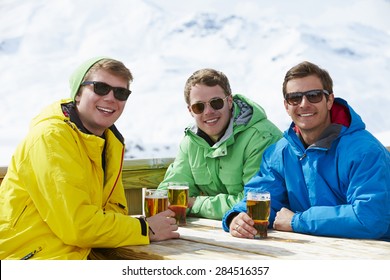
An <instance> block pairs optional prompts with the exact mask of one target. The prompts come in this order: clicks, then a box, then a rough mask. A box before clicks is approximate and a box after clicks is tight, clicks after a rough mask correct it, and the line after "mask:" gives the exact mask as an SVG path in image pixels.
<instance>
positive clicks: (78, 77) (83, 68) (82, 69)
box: [69, 56, 107, 100]
mask: <svg viewBox="0 0 390 280" xmlns="http://www.w3.org/2000/svg"><path fill="white" fill-rule="evenodd" d="M105 58H107V57H105V56H98V57H94V58H90V59H88V60H87V61H85V62H84V63H83V64H81V65H80V66H79V67H78V68H77V69H76V70H75V71H74V72H73V74H72V75H71V76H70V79H69V86H70V98H72V100H74V99H75V97H76V94H77V91H78V90H79V87H80V84H81V82H82V81H83V79H84V76H85V74H86V73H87V72H88V70H89V69H90V68H91V67H92V66H93V65H94V64H95V63H96V62H98V61H100V60H102V59H105Z"/></svg>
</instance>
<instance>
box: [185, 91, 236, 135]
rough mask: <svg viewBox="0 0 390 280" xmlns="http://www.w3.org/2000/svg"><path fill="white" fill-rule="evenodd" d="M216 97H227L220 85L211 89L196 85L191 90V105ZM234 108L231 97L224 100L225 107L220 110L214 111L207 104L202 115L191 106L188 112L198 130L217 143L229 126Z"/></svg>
mask: <svg viewBox="0 0 390 280" xmlns="http://www.w3.org/2000/svg"><path fill="white" fill-rule="evenodd" d="M216 97H219V98H225V97H226V95H225V93H224V91H223V89H222V88H221V87H220V86H219V85H216V86H211V87H209V86H206V85H203V84H196V85H195V86H192V88H191V91H190V95H189V101H190V102H189V103H190V104H191V105H192V104H194V103H197V102H209V101H210V99H212V98H216ZM232 106H233V99H232V97H231V95H229V97H228V98H226V99H225V100H224V106H223V108H222V109H220V110H215V109H213V108H212V107H211V106H210V104H205V109H204V111H203V112H202V113H200V114H195V113H194V112H193V111H192V110H191V106H188V110H189V111H190V113H191V115H192V116H193V117H194V119H195V122H196V125H197V126H198V128H199V129H201V130H202V131H203V132H205V133H206V134H207V135H208V136H209V137H210V138H211V139H213V140H214V141H215V142H216V141H217V140H218V139H219V138H220V137H221V136H222V135H223V133H224V132H225V130H226V127H227V126H228V124H229V121H230V117H231V114H232V113H231V109H232Z"/></svg>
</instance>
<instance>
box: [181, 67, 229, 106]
mask: <svg viewBox="0 0 390 280" xmlns="http://www.w3.org/2000/svg"><path fill="white" fill-rule="evenodd" d="M197 84H201V85H206V86H209V87H212V86H216V85H219V86H220V87H221V88H222V89H223V91H224V92H225V95H231V94H232V90H231V89H230V84H229V80H228V78H227V77H226V75H225V74H224V73H222V72H220V71H217V70H214V69H211V68H205V69H200V70H198V71H196V72H194V73H193V74H192V75H191V76H190V77H189V78H188V79H187V82H186V84H185V87H184V100H185V101H186V103H187V104H188V105H190V91H191V88H192V87H193V86H195V85H197Z"/></svg>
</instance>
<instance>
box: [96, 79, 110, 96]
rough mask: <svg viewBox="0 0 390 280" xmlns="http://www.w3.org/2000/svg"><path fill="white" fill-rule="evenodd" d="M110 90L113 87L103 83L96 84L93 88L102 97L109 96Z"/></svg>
mask: <svg viewBox="0 0 390 280" xmlns="http://www.w3.org/2000/svg"><path fill="white" fill-rule="evenodd" d="M110 90H111V86H109V85H107V84H106V83H102V82H96V83H95V84H94V87H93V91H94V92H95V93H96V94H97V95H100V96H103V95H106V94H108V93H109V92H110Z"/></svg>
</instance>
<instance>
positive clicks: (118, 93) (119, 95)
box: [114, 88, 131, 101]
mask: <svg viewBox="0 0 390 280" xmlns="http://www.w3.org/2000/svg"><path fill="white" fill-rule="evenodd" d="M130 93H131V91H130V90H128V89H126V88H114V96H115V98H116V99H118V100H120V101H125V100H127V98H129V95H130Z"/></svg>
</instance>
